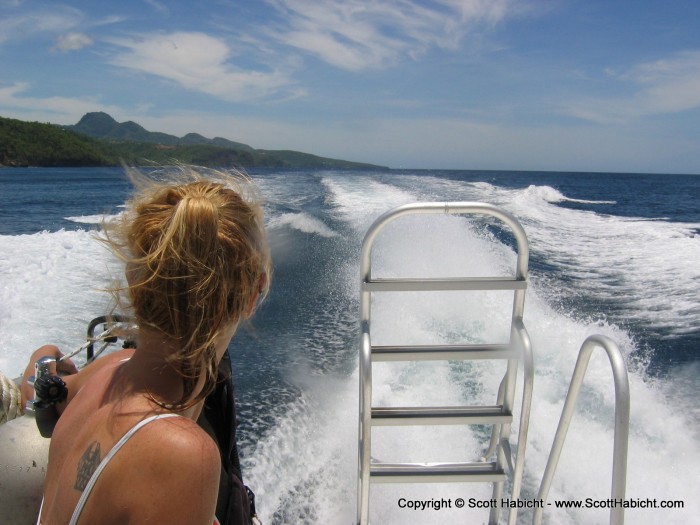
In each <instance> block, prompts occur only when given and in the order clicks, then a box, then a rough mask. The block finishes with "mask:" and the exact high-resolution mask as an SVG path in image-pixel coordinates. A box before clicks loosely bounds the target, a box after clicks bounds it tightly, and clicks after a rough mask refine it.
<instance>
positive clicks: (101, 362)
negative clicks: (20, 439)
mask: <svg viewBox="0 0 700 525" xmlns="http://www.w3.org/2000/svg"><path fill="white" fill-rule="evenodd" d="M133 353H134V350H133V349H131V348H127V349H123V350H117V351H116V352H112V353H110V354H108V355H106V356H104V357H101V358H99V359H96V360H95V361H93V362H92V363H90V364H88V365H87V366H85V368H83V369H82V370H80V371H78V368H77V367H76V366H75V363H73V361H71V360H70V359H66V360H65V361H61V360H60V358H61V357H63V354H62V353H61V351H60V350H59V349H58V347H57V346H55V345H44V346H42V347H40V348H38V349H37V350H35V351H34V353H32V356H31V357H30V358H29V364H28V365H27V368H26V369H25V371H24V375H23V376H22V385H21V391H22V407H23V408H24V407H25V406H26V405H27V401H29V400H31V399H34V389H33V388H32V386H31V385H30V384H29V378H30V377H31V376H33V375H34V365H35V364H36V362H37V361H38V360H39V359H41V358H42V357H53V358H55V359H56V372H57V373H59V374H66V375H63V377H62V379H63V381H64V382H65V383H66V387H67V388H68V397H67V398H66V400H65V401H62V402H60V403H57V404H56V410H57V411H58V413H59V414H61V413H62V412H63V411H64V410H65V408H66V406H68V403H70V401H71V399H73V397H75V395H76V394H77V393H78V392H79V391H80V389H81V388H82V387H83V385H84V384H85V383H86V382H87V381H88V379H90V377H92V376H93V375H94V374H95V372H97V371H99V370H102V369H103V368H104V367H105V366H109V365H113V364H114V363H116V362H119V361H124V360H126V359H129V358H130V357H131V356H132V355H133Z"/></svg>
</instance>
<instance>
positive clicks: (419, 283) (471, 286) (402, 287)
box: [362, 277, 527, 292]
mask: <svg viewBox="0 0 700 525" xmlns="http://www.w3.org/2000/svg"><path fill="white" fill-rule="evenodd" d="M525 289H527V281H526V280H524V279H516V278H513V277H470V278H466V277H453V278H443V279H412V278H401V279H398V278H392V279H389V278H382V279H372V280H370V281H365V282H363V283H362V291H365V292H438V291H450V290H451V291H458V290H525Z"/></svg>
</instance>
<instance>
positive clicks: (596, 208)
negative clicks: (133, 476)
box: [0, 168, 700, 525]
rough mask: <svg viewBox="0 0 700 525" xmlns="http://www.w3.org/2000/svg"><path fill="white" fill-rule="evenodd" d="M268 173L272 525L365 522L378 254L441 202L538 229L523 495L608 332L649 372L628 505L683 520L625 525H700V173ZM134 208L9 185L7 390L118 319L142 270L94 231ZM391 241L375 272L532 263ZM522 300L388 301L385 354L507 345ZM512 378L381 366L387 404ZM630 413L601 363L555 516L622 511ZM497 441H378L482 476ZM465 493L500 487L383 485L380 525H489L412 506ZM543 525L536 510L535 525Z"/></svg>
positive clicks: (91, 191)
mask: <svg viewBox="0 0 700 525" xmlns="http://www.w3.org/2000/svg"><path fill="white" fill-rule="evenodd" d="M251 175H252V176H253V178H254V179H255V180H256V182H257V183H258V184H259V186H260V189H261V191H262V194H263V195H264V197H265V200H266V203H265V212H266V224H267V228H268V231H269V236H270V244H271V247H272V253H273V261H274V276H273V285H272V289H271V293H270V296H269V297H268V299H267V301H266V302H265V303H264V304H263V305H262V307H261V308H260V310H259V312H258V314H257V315H256V316H255V318H254V319H253V320H252V321H251V322H250V323H249V324H248V325H247V326H245V327H243V328H242V329H241V330H240V331H239V333H238V334H237V335H236V337H235V338H234V341H233V343H232V348H231V351H232V355H233V362H234V377H235V382H236V395H237V400H238V406H239V420H240V426H239V440H240V448H241V457H242V462H243V470H244V476H245V478H246V479H245V481H246V483H248V484H249V485H250V486H251V487H252V488H253V490H254V491H255V493H256V495H257V505H258V511H259V514H260V516H261V518H262V520H263V523H265V524H303V523H323V524H343V525H348V524H349V523H352V522H353V521H354V519H355V504H356V496H355V493H356V477H357V419H358V374H357V363H358V358H357V356H358V332H359V323H358V312H359V250H360V245H361V242H362V238H363V236H364V233H365V231H366V229H367V228H368V227H369V225H370V224H371V223H372V222H373V220H374V219H375V218H376V217H378V216H379V215H380V214H381V213H383V212H384V211H386V210H388V209H390V208H392V207H394V206H398V205H401V204H405V203H409V202H414V201H431V200H434V201H482V202H488V203H492V204H496V205H498V206H501V207H502V208H504V209H506V210H508V211H509V212H511V213H512V214H513V215H515V216H516V217H517V218H518V219H519V220H520V221H521V223H522V224H523V226H524V228H525V231H526V233H527V235H528V238H529V241H530V250H531V253H530V287H529V289H528V292H527V299H526V303H525V317H524V320H525V325H526V327H527V328H528V331H529V332H530V336H531V338H532V341H533V350H534V356H535V384H534V399H533V407H532V419H531V423H530V437H529V440H528V448H527V455H526V462H525V478H524V488H523V493H522V495H521V497H522V498H525V499H532V498H534V497H535V496H536V494H537V490H538V487H539V483H540V480H541V477H542V473H543V470H544V466H545V464H546V460H547V455H548V453H549V450H550V447H551V443H552V439H553V436H554V432H555V430H556V425H557V423H558V420H559V416H560V414H561V408H562V406H563V401H564V397H565V395H566V390H567V388H568V384H569V381H570V378H571V374H572V371H573V367H574V364H575V361H576V355H577V352H578V350H579V347H580V346H581V344H582V342H583V341H584V339H585V338H586V337H587V336H588V335H591V334H594V333H601V334H604V335H607V336H609V337H611V338H612V339H613V340H615V341H616V342H617V343H618V345H619V346H620V348H621V349H622V351H623V353H624V355H625V358H626V361H627V363H628V367H629V371H630V384H631V400H632V401H631V402H632V408H631V429H630V443H629V459H628V475H627V480H628V483H627V498H628V499H630V500H640V501H641V500H646V499H651V500H657V502H658V504H659V505H661V502H664V501H676V502H682V504H683V508H673V509H662V508H658V509H650V508H632V509H628V510H627V512H626V518H627V523H631V524H635V525H636V524H641V525H645V524H653V525H657V524H658V523H664V524H684V525H685V524H689V523H700V503H698V501H697V491H698V487H700V447H699V446H698V443H699V442H700V405H699V404H698V401H697V399H698V396H699V395H700V386H699V384H700V383H699V382H698V377H700V353H699V349H700V344H699V343H700V206H698V202H700V177H698V176H681V175H670V174H669V175H661V174H659V175H636V174H613V173H596V174H591V173H549V172H548V173H540V172H498V171H410V170H401V171H398V170H392V171H378V172H362V171H358V172H345V171H343V172H340V171H294V172H285V171H274V170H266V171H252V172H251ZM128 193H129V186H128V183H127V180H126V178H125V177H124V176H123V174H122V171H121V170H120V169H112V168H100V169H93V168H82V169H64V168H61V169H58V168H57V169H34V168H29V169H2V170H0V195H1V197H2V200H1V204H0V370H1V371H2V372H3V373H5V374H6V375H8V376H10V377H15V376H17V375H19V374H20V373H21V371H22V370H23V368H24V366H25V363H26V360H27V358H28V356H29V355H30V353H31V352H32V351H33V350H34V349H35V348H36V347H38V346H40V345H41V344H44V343H49V342H51V343H55V344H58V345H59V346H60V347H62V348H64V349H67V350H68V349H73V348H76V347H78V346H79V345H80V344H81V342H82V340H83V338H84V333H85V328H86V325H87V323H88V322H89V320H90V319H92V318H93V317H95V316H97V315H100V314H103V313H105V312H106V311H108V310H109V309H110V307H111V303H110V299H109V296H108V295H107V294H105V293H104V292H103V291H101V290H103V289H104V288H106V287H107V286H109V284H110V282H112V280H113V279H114V278H115V276H118V275H119V273H120V272H121V271H122V270H121V268H120V266H119V264H118V263H117V262H116V261H115V260H114V259H113V258H112V256H110V255H109V254H108V253H107V252H106V250H105V248H104V247H103V246H102V245H101V244H100V243H98V242H97V241H96V240H95V238H94V233H95V230H96V229H97V227H98V225H99V223H100V221H101V220H102V218H103V217H105V216H107V217H109V216H111V215H116V214H118V213H120V211H121V209H122V206H123V204H124V201H125V198H126V197H127V195H128ZM378 243H379V244H378V246H377V250H376V252H375V254H374V268H375V269H376V270H375V272H376V275H394V274H400V275H411V276H417V275H419V274H421V273H425V272H428V273H430V272H437V273H436V274H440V272H446V273H449V272H457V273H464V272H470V273H473V274H475V275H489V274H493V273H494V272H496V273H508V272H510V271H512V268H513V265H514V260H515V257H514V252H513V247H512V241H511V240H510V238H509V237H508V235H506V234H505V233H504V232H503V231H501V230H499V229H498V228H495V227H494V226H493V225H492V224H488V223H484V222H483V221H481V222H480V221H476V222H470V221H467V220H466V219H463V218H454V217H436V218H434V220H433V219H428V218H420V219H419V220H415V221H409V222H407V223H406V224H405V225H399V224H397V225H396V227H392V229H391V230H390V232H388V233H387V235H385V236H383V237H381V238H380V239H379V240H378ZM392 272H393V273H392ZM409 295H410V294H409ZM414 295H415V294H414ZM419 295H420V294H419ZM503 303H504V302H503V301H502V300H501V299H498V298H496V299H493V300H492V299H487V298H485V297H482V296H480V295H469V293H468V292H464V293H462V292H458V293H453V292H450V293H449V294H447V296H445V295H442V296H438V295H434V294H428V295H422V296H420V297H414V296H411V297H408V298H407V297H405V296H400V295H393V296H391V297H389V298H388V299H387V300H385V301H383V302H381V304H379V303H378V307H377V308H376V317H375V318H373V319H374V320H373V323H376V333H377V334H378V335H377V337H378V338H379V339H382V340H384V341H396V342H400V343H407V344H411V343H413V344H417V343H424V342H451V341H454V340H457V339H459V338H464V337H466V338H468V339H469V340H473V341H479V340H482V339H484V338H487V337H490V336H492V335H494V334H495V336H497V337H498V336H502V335H503V334H502V331H503V330H502V327H501V324H502V320H503V316H504V315H505V316H506V317H507V316H508V315H509V307H507V308H506V311H505V313H504V311H503V308H502V305H503ZM499 308H500V310H501V311H500V312H499V311H497V310H498V309H499ZM373 330H375V328H374V324H373ZM500 373H502V371H501V369H500V368H498V366H497V365H496V364H494V363H478V366H477V365H476V364H474V363H456V362H447V363H422V364H420V363H419V364H416V363H393V364H381V365H377V366H376V367H375V374H374V380H375V384H374V385H375V386H374V396H375V398H374V399H375V403H377V404H381V403H386V404H388V403H392V402H393V403H394V404H401V403H404V402H405V400H407V399H411V398H412V396H413V398H415V397H417V398H418V399H419V400H423V401H426V400H428V403H429V404H431V403H445V404H460V403H462V404H464V403H465V402H466V403H484V404H492V403H493V402H494V401H493V399H494V398H495V388H497V381H498V377H499V374H500ZM519 380H522V372H520V375H519ZM520 384H521V383H519V385H520ZM517 406H519V398H518V397H516V407H517ZM613 412H614V392H613V383H612V374H611V372H610V367H609V365H608V363H607V359H606V358H605V357H604V355H603V353H602V352H600V354H599V355H598V354H596V355H594V357H593V359H592V361H591V364H590V366H589V371H588V374H587V377H586V380H585V382H584V387H583V389H582V392H581V396H580V399H579V407H578V409H577V411H576V414H575V416H574V418H573V422H572V424H571V428H570V431H569V436H568V439H567V442H566V445H565V447H564V451H563V454H562V458H561V461H560V464H559V468H558V470H557V476H556V477H555V480H554V484H553V486H552V490H551V491H550V495H549V498H550V501H555V500H557V501H572V500H581V501H585V500H586V498H590V499H591V500H592V501H603V500H606V499H607V498H608V497H609V493H610V477H611V469H612V459H611V458H612V437H613ZM517 415H518V414H517V413H516V417H517ZM484 435H485V430H484V429H483V428H480V427H476V428H470V427H466V426H455V427H440V428H436V429H418V428H415V427H403V428H401V427H397V428H392V427H389V428H386V429H376V430H375V432H374V434H373V440H374V443H375V445H376V447H375V448H374V449H373V452H374V454H375V456H376V457H377V458H379V459H382V460H385V461H394V460H406V461H409V460H415V461H459V460H472V459H474V458H476V457H478V456H479V453H480V451H481V450H482V445H483V443H482V441H483V438H484ZM457 497H462V498H464V499H465V500H468V499H469V498H474V499H475V501H485V500H488V499H489V498H490V488H489V487H487V486H486V485H481V484H455V485H446V484H430V485H418V486H412V485H377V486H374V487H373V488H372V495H371V507H370V509H371V512H370V516H371V519H372V522H373V523H379V524H388V525H394V524H405V523H411V524H422V523H475V524H480V523H485V522H486V520H487V516H488V511H485V510H483V509H469V508H462V509H457V508H454V505H453V506H452V508H441V509H440V510H435V509H434V508H428V509H426V510H413V509H410V508H401V507H400V505H399V500H400V499H401V498H405V499H419V500H431V499H432V500H440V499H451V500H452V501H454V500H455V498H457ZM607 516H608V510H607V509H601V508H589V509H576V510H573V509H568V510H565V509H558V508H555V507H554V506H551V507H548V508H547V509H546V510H545V519H544V522H545V523H550V524H557V525H566V524H598V523H607V520H608V518H607ZM526 522H528V523H529V522H531V511H528V510H525V511H523V512H521V514H520V519H519V523H526Z"/></svg>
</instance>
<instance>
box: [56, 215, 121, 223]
mask: <svg viewBox="0 0 700 525" xmlns="http://www.w3.org/2000/svg"><path fill="white" fill-rule="evenodd" d="M119 217H120V215H119V214H117V215H79V216H76V217H66V220H67V221H71V222H77V223H78V224H104V223H106V222H112V221H115V220H117V219H118V218H119Z"/></svg>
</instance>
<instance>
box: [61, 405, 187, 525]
mask: <svg viewBox="0 0 700 525" xmlns="http://www.w3.org/2000/svg"><path fill="white" fill-rule="evenodd" d="M177 416H178V414H157V415H155V416H151V417H149V418H146V419H144V420H143V421H140V422H138V423H137V424H136V425H134V426H133V427H131V429H130V430H129V431H128V432H127V433H126V434H124V435H123V436H122V438H121V439H120V440H119V441H117V444H116V445H114V446H113V447H112V450H110V451H109V452H108V453H107V455H106V456H105V458H104V459H103V460H102V461H101V462H100V464H99V465H98V466H97V469H96V470H95V472H93V473H92V476H91V477H90V480H89V481H88V483H87V485H86V486H85V490H83V494H82V495H81V496H80V499H79V500H78V504H77V505H76V506H75V510H74V511H73V517H71V519H70V523H69V525H76V524H77V523H78V519H79V518H80V514H81V512H83V507H84V506H85V502H86V501H87V499H88V496H90V492H92V489H93V487H94V486H95V483H97V479H98V478H99V477H100V474H102V471H103V470H104V469H105V467H106V466H107V464H108V463H109V461H110V460H111V459H112V457H114V455H115V454H116V453H117V452H119V449H120V448H122V447H123V446H124V444H125V443H126V442H127V441H129V439H130V438H131V436H133V435H134V434H135V433H136V432H137V431H138V430H139V429H140V428H141V427H143V426H145V425H147V424H149V423H150V422H151V421H155V420H156V419H163V418H166V417H177Z"/></svg>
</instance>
